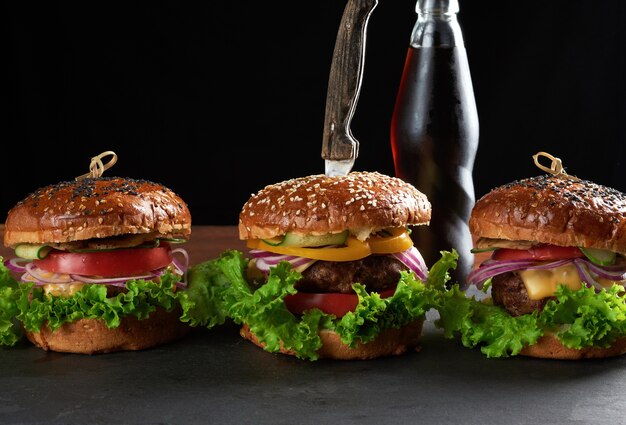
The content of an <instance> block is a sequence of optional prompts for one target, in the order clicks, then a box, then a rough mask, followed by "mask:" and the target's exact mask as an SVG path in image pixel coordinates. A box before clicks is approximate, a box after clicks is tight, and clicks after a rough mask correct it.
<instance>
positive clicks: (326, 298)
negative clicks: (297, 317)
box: [285, 288, 396, 317]
mask: <svg viewBox="0 0 626 425" xmlns="http://www.w3.org/2000/svg"><path fill="white" fill-rule="evenodd" d="M395 292H396V289H395V288H393V289H387V290H386V291H382V292H381V293H380V297H381V298H388V297H391V296H392V295H393V294H394V293H395ZM358 303H359V297H358V295H356V294H339V293H336V292H324V293H307V292H298V293H296V294H291V295H287V296H286V297H285V305H286V306H287V309H288V310H289V311H291V312H292V313H293V314H302V313H304V312H305V311H306V310H310V309H312V308H319V309H320V310H322V311H323V312H324V313H327V314H334V315H335V316H337V317H343V316H345V315H346V313H348V312H350V311H354V309H355V308H356V306H357V304H358Z"/></svg>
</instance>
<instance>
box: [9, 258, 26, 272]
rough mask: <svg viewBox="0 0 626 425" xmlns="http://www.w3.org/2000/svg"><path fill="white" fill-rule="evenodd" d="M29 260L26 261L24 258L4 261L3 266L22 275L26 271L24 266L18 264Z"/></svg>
mask: <svg viewBox="0 0 626 425" xmlns="http://www.w3.org/2000/svg"><path fill="white" fill-rule="evenodd" d="M30 261H31V260H27V259H26V258H20V257H15V258H11V259H10V260H5V261H4V266H5V267H6V268H7V269H9V270H11V271H13V272H16V273H24V272H25V271H26V266H20V265H19V264H18V263H19V262H30Z"/></svg>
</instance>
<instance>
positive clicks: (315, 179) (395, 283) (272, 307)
mask: <svg viewBox="0 0 626 425" xmlns="http://www.w3.org/2000/svg"><path fill="white" fill-rule="evenodd" d="M430 215H431V207H430V203H429V202H428V200H427V198H426V196H425V195H424V194H422V193H421V192H419V191H418V190H417V189H416V188H415V187H413V186H411V185H410V184H408V183H405V182H404V181H402V180H400V179H398V178H395V177H389V176H386V175H383V174H380V173H377V172H352V173H349V174H348V175H345V176H332V177H331V176H326V175H311V176H306V177H300V178H294V179H290V180H286V181H283V182H280V183H277V184H272V185H269V186H266V187H265V188H263V189H261V190H260V191H259V192H257V193H256V194H253V195H252V196H251V197H250V198H249V199H248V201H247V202H246V203H245V204H244V205H243V208H242V210H241V212H240V215H239V237H240V239H241V240H245V241H246V243H247V247H248V248H249V256H248V257H244V255H243V253H242V252H239V251H234V250H230V251H227V252H225V253H223V254H222V255H221V256H220V257H219V258H218V259H215V260H212V261H210V262H207V263H205V264H204V265H203V266H202V267H199V268H197V269H196V270H194V276H192V279H196V274H197V273H200V272H201V270H203V272H204V275H205V277H204V279H209V280H211V281H212V282H213V283H212V285H210V286H211V287H212V288H213V291H214V296H213V298H212V299H214V300H217V301H216V303H215V304H216V306H217V307H216V310H222V311H223V312H224V314H223V317H225V318H230V319H232V320H234V322H235V323H237V324H240V325H241V328H240V334H241V336H242V337H243V338H245V339H247V340H249V341H251V342H252V343H254V344H256V345H258V346H259V347H262V348H264V349H265V350H266V351H270V352H280V353H283V354H287V355H293V356H296V357H298V358H303V359H309V360H316V359H319V358H328V359H373V358H378V357H382V356H391V355H399V354H403V353H405V352H406V351H407V350H408V349H410V348H416V347H417V346H418V340H419V338H420V336H421V332H422V325H423V321H424V318H425V313H426V312H427V311H428V310H429V309H430V308H431V307H432V306H433V305H434V303H435V299H436V294H437V292H438V291H439V290H440V289H441V287H443V285H444V283H445V282H444V279H446V278H447V274H446V272H447V270H448V268H449V267H451V266H452V265H453V266H456V257H455V256H454V254H453V253H446V254H445V260H444V257H443V256H442V260H440V262H441V264H440V265H439V266H438V268H437V271H435V272H433V271H432V270H431V271H430V272H429V270H428V269H427V267H426V265H425V264H424V260H423V259H422V256H421V255H420V253H419V251H418V250H417V249H416V248H415V247H414V246H413V242H412V240H411V237H410V227H411V226H417V225H427V224H428V223H429V220H430ZM198 278H199V277H198ZM199 279H200V278H199Z"/></svg>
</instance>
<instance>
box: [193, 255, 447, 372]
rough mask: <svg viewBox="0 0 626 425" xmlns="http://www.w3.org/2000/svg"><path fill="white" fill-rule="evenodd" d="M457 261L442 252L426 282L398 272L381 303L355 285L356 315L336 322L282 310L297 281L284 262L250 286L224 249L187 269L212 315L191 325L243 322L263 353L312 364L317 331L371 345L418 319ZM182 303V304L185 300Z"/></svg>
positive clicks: (238, 259) (237, 259) (316, 313)
mask: <svg viewBox="0 0 626 425" xmlns="http://www.w3.org/2000/svg"><path fill="white" fill-rule="evenodd" d="M457 258H458V254H457V253H456V252H454V251H453V252H442V258H441V259H440V260H439V261H438V262H437V263H436V264H435V265H434V266H433V269H432V270H431V274H430V277H429V279H428V281H427V282H426V283H424V282H422V281H420V280H417V279H415V278H414V277H413V275H412V274H409V273H402V274H401V278H400V281H399V283H398V286H397V289H396V291H395V293H394V295H393V296H391V297H388V298H384V299H383V298H381V297H380V295H379V294H378V293H375V292H372V293H368V292H367V291H366V290H365V287H364V286H363V285H361V284H359V283H355V284H354V285H353V288H354V290H355V292H356V293H357V295H358V300H359V301H358V305H357V307H356V309H355V311H353V312H349V313H347V314H346V315H345V316H343V317H341V318H337V317H335V316H334V315H331V314H325V313H323V312H322V311H320V310H318V309H311V310H307V311H306V312H304V314H302V315H300V316H296V315H294V314H292V313H291V312H290V311H289V310H288V309H287V307H286V306H285V303H284V298H285V297H286V296H287V295H289V294H294V293H296V289H295V288H294V284H295V282H297V281H298V280H299V279H300V278H301V277H302V275H301V274H300V273H299V272H297V271H295V270H292V269H291V265H290V264H289V263H287V262H283V263H280V264H279V265H278V266H276V267H274V268H272V269H271V270H270V273H269V276H268V278H267V281H266V282H265V283H264V284H262V285H260V286H258V287H254V286H253V285H251V284H250V283H249V282H248V280H247V279H246V270H247V266H248V260H247V259H246V258H244V256H243V254H242V253H241V252H239V251H236V250H228V251H225V252H223V253H222V254H221V255H220V256H219V257H218V258H216V259H213V260H209V261H207V262H204V263H201V264H199V265H197V266H194V267H193V268H192V271H191V273H190V286H191V287H193V286H194V285H197V286H198V287H202V288H204V289H202V290H203V291H206V292H205V293H206V294H207V295H208V296H207V297H206V298H205V301H206V302H208V303H209V304H210V308H208V309H207V310H206V311H211V312H212V314H211V315H208V316H204V317H195V318H194V320H195V322H194V323H197V324H201V325H205V326H209V327H211V326H213V325H216V324H220V323H223V322H224V321H225V320H226V319H231V320H233V321H234V322H235V323H237V324H243V323H245V324H247V325H248V326H249V327H250V329H251V330H252V332H254V334H255V335H256V337H257V338H258V340H259V342H260V343H262V344H263V345H264V349H265V350H267V351H270V352H277V351H279V350H280V349H281V347H282V348H284V349H287V350H290V351H292V352H293V353H294V354H295V355H296V356H297V357H299V358H302V359H308V360H316V359H317V358H318V355H317V350H318V349H319V348H320V347H321V340H320V337H319V331H320V330H322V329H329V330H333V331H335V332H337V333H338V334H339V336H340V337H341V340H342V341H343V342H344V343H345V344H347V345H349V346H355V345H356V344H357V343H359V342H362V343H367V342H369V341H372V340H373V339H374V338H376V336H377V335H378V334H379V333H380V332H381V331H382V330H383V329H387V328H399V327H401V326H404V325H406V324H408V323H410V322H412V321H414V320H416V319H419V318H423V317H424V315H425V313H426V312H427V311H428V310H429V309H431V308H432V307H434V306H436V305H438V304H439V297H440V294H441V291H442V288H444V287H445V283H446V281H447V280H448V279H449V274H448V273H447V271H448V270H449V269H450V268H454V267H456V260H457ZM181 303H182V304H183V305H184V304H185V303H186V301H182V302H181ZM190 319H191V317H190Z"/></svg>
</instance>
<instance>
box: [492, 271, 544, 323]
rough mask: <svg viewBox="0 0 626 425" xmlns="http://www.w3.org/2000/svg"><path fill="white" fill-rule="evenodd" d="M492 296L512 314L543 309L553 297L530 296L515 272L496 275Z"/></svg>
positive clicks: (495, 302) (519, 314) (518, 314)
mask: <svg viewBox="0 0 626 425" xmlns="http://www.w3.org/2000/svg"><path fill="white" fill-rule="evenodd" d="M491 298H492V299H493V302H494V304H496V305H499V306H502V307H504V309H506V311H507V312H508V313H509V314H510V315H511V316H521V315H522V314H530V313H532V312H533V311H535V310H537V311H541V310H543V308H544V306H545V305H546V303H547V302H548V300H550V299H552V297H548V298H542V299H540V300H531V299H530V298H528V291H526V286H524V282H523V281H522V278H521V277H520V276H519V275H518V274H517V273H515V272H510V273H503V274H500V275H497V276H494V277H493V279H492V280H491Z"/></svg>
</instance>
